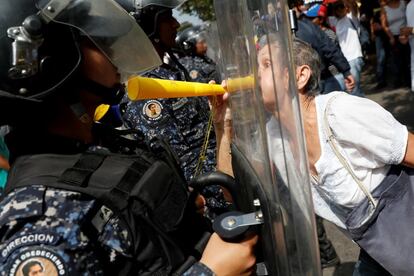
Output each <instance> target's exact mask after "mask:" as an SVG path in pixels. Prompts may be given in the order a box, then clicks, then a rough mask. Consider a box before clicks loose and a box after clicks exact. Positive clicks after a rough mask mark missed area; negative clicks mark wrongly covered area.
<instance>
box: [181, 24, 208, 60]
mask: <svg viewBox="0 0 414 276" xmlns="http://www.w3.org/2000/svg"><path fill="white" fill-rule="evenodd" d="M205 34H206V31H205V29H204V27H203V26H192V27H188V28H186V29H184V30H182V31H181V32H179V33H178V34H177V37H176V39H175V41H176V43H177V45H178V46H179V47H180V48H181V50H182V51H184V52H185V53H186V54H194V53H195V47H196V44H197V42H200V41H204V40H205Z"/></svg>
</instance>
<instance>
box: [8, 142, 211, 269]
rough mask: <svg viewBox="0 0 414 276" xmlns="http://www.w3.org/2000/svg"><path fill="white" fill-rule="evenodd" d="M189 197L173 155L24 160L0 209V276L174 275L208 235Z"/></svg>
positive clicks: (192, 258)
mask: <svg viewBox="0 0 414 276" xmlns="http://www.w3.org/2000/svg"><path fill="white" fill-rule="evenodd" d="M191 196H192V195H191V194H190V193H189V191H188V187H187V183H186V182H185V180H184V179H183V177H182V174H181V173H180V171H179V169H178V166H177V164H176V162H175V161H174V159H173V158H172V157H171V156H170V154H169V153H166V154H164V156H163V157H162V159H159V158H157V157H155V156H154V155H153V154H151V153H149V152H147V151H144V150H137V154H136V155H120V154H112V153H109V152H101V151H100V152H85V153H83V154H77V155H54V154H41V155H29V156H22V157H20V158H19V159H17V160H16V162H15V164H14V165H13V167H12V169H11V171H10V176H9V179H8V184H7V187H6V193H5V195H4V197H3V199H2V201H1V202H0V206H1V207H2V208H1V209H0V275H22V274H19V273H23V272H24V269H26V271H28V270H27V269H32V268H33V269H35V268H38V269H40V268H42V269H43V272H44V274H45V275H53V274H55V275H80V274H82V275H179V274H181V273H182V272H184V271H185V270H186V269H187V268H188V267H190V266H191V264H193V263H194V262H196V261H197V260H198V259H199V258H200V252H201V251H202V249H203V247H204V245H205V243H206V241H207V240H208V238H209V225H208V223H207V222H206V221H205V219H204V218H203V217H202V216H201V215H198V214H197V213H196V212H195V207H194V206H193V205H194V204H193V203H194V200H193V199H194V198H192V197H191ZM36 262H38V263H36ZM29 266H31V267H29ZM28 267H29V268H28ZM48 273H49V274H48Z"/></svg>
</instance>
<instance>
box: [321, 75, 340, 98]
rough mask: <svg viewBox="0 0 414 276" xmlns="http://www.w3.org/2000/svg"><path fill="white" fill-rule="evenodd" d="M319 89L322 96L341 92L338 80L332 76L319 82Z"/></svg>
mask: <svg viewBox="0 0 414 276" xmlns="http://www.w3.org/2000/svg"><path fill="white" fill-rule="evenodd" d="M319 88H320V89H321V93H322V94H328V93H330V92H333V91H341V86H340V84H339V82H338V80H337V79H336V78H335V77H334V76H332V75H331V76H329V77H327V78H325V79H321V81H320V82H319Z"/></svg>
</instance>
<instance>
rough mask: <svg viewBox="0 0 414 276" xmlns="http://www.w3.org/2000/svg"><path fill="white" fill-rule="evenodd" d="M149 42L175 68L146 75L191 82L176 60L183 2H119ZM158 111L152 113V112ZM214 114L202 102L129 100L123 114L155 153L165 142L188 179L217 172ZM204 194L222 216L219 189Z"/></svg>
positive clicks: (162, 68)
mask: <svg viewBox="0 0 414 276" xmlns="http://www.w3.org/2000/svg"><path fill="white" fill-rule="evenodd" d="M117 1H118V2H119V3H120V4H121V5H122V6H123V7H124V8H125V9H126V10H128V11H130V14H131V15H133V16H134V17H135V19H136V20H137V22H138V23H139V25H140V26H141V27H142V29H143V30H144V31H145V32H146V34H147V35H148V37H149V38H150V39H151V41H152V43H153V45H154V47H155V49H156V50H157V53H158V55H159V56H160V58H161V59H162V58H163V57H164V55H165V54H168V55H169V57H170V58H171V59H172V63H173V65H171V64H166V63H163V64H162V65H161V66H159V67H158V68H156V69H154V70H152V71H149V72H146V73H145V74H144V76H146V77H151V78H158V79H170V80H180V81H183V80H190V77H189V76H188V73H187V71H186V70H185V68H184V67H183V66H182V65H181V64H180V63H179V62H178V61H177V60H176V59H175V57H174V54H173V53H172V51H171V50H172V48H173V47H174V46H175V38H176V35H177V29H178V28H179V26H180V24H179V23H178V22H177V20H176V19H175V18H174V17H173V15H172V9H173V8H175V7H177V6H178V5H180V4H182V3H184V2H185V0H179V1H168V0H164V1H151V0H139V1H130V0H117ZM150 107H151V108H155V109H156V110H157V112H156V113H154V115H152V114H151V113H150V112H149V108H150ZM209 116H210V110H209V107H208V104H207V102H206V100H205V99H204V98H199V97H192V98H174V99H150V100H142V101H137V102H130V103H129V104H128V106H127V108H126V112H125V114H124V120H125V122H126V124H127V125H128V127H130V128H132V129H136V130H138V131H140V132H142V133H144V135H145V142H146V143H147V145H148V146H150V147H151V148H152V149H153V150H155V151H157V150H159V148H160V145H159V143H158V141H159V139H160V138H161V139H165V140H166V141H167V142H168V143H169V144H170V146H171V147H172V149H173V150H174V151H175V153H176V154H177V156H178V159H179V160H180V166H181V168H182V170H183V171H184V176H185V178H186V179H187V180H190V179H192V178H193V177H195V176H197V175H199V174H202V173H206V172H210V171H213V170H215V164H216V161H215V160H216V158H215V151H216V141H215V135H214V132H213V131H211V124H209ZM202 194H203V195H204V196H205V197H206V199H207V206H208V207H209V209H210V210H211V211H216V212H220V211H221V210H223V209H225V208H226V207H227V204H226V202H225V201H224V198H223V195H222V192H221V189H220V187H218V186H216V187H209V188H208V189H204V190H203V192H202Z"/></svg>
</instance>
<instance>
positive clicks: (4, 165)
mask: <svg viewBox="0 0 414 276" xmlns="http://www.w3.org/2000/svg"><path fill="white" fill-rule="evenodd" d="M0 169H5V170H6V171H8V170H9V169H10V164H9V161H7V160H6V158H4V157H3V156H1V155H0Z"/></svg>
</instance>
